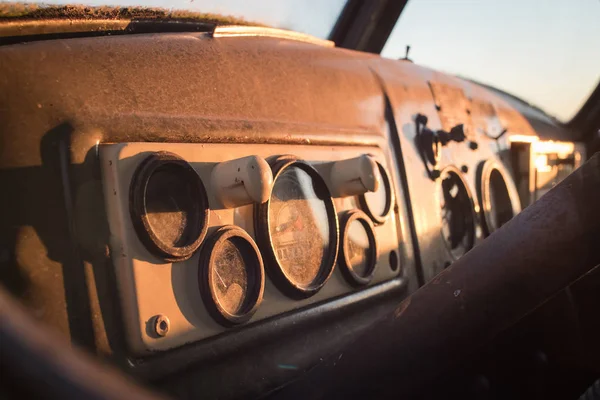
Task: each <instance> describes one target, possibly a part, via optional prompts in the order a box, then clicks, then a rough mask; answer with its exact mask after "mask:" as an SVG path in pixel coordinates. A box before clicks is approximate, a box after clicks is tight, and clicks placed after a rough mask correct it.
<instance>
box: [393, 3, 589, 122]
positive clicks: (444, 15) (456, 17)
mask: <svg viewBox="0 0 600 400" xmlns="http://www.w3.org/2000/svg"><path fill="white" fill-rule="evenodd" d="M599 21H600V1H598V0H572V1H563V0H544V1H535V0H502V1H491V0H482V1H479V2H476V1H447V0H437V1H436V0H409V2H408V4H407V5H406V8H405V9H404V11H403V12H402V15H401V16H400V19H399V20H398V22H397V23H396V26H395V27H394V30H393V32H392V34H391V35H390V37H389V39H388V41H387V43H386V45H385V47H384V49H383V51H382V55H383V56H385V57H390V58H401V57H404V55H405V52H406V46H407V45H410V46H411V47H410V54H409V58H410V59H411V60H413V61H414V62H415V63H418V64H420V65H425V66H428V67H431V68H433V69H436V70H440V71H444V72H447V73H450V74H455V75H459V76H462V77H465V78H469V79H473V80H476V81H479V82H481V83H485V84H488V85H491V86H494V87H496V88H498V89H501V90H503V91H506V92H508V93H511V94H513V95H516V96H518V97H520V98H522V99H523V100H525V101H527V102H528V103H531V104H532V105H535V106H538V107H539V108H541V109H542V110H544V111H545V112H546V113H548V114H550V115H552V116H554V117H555V118H557V119H559V120H560V121H563V122H566V121H569V120H570V119H571V118H572V117H573V116H574V115H575V114H576V113H577V111H579V109H580V108H581V106H582V105H583V103H584V102H585V101H586V100H587V99H588V97H589V96H590V94H591V92H592V91H593V90H594V89H595V87H596V86H597V85H598V82H599V80H600V22H599Z"/></svg>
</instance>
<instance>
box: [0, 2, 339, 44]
mask: <svg viewBox="0 0 600 400" xmlns="http://www.w3.org/2000/svg"><path fill="white" fill-rule="evenodd" d="M9 3H12V2H9ZM29 3H38V4H43V5H64V4H70V3H71V2H69V1H65V0H41V1H30V2H29ZM72 3H74V4H81V5H86V6H116V7H133V6H139V7H159V8H165V9H168V10H185V11H197V12H202V13H212V14H221V15H224V16H232V17H236V18H242V19H244V20H246V21H251V22H256V23H260V24H264V25H268V26H271V27H273V28H282V29H290V30H294V31H297V32H303V33H307V34H309V35H313V36H316V37H319V38H322V39H326V38H327V37H328V36H329V33H330V32H331V30H332V29H333V26H334V25H335V23H336V21H337V19H338V16H339V15H340V13H341V12H342V10H343V8H344V6H345V5H346V0H260V1H251V0H108V1H107V0H104V1H103V0H77V1H74V2H72Z"/></svg>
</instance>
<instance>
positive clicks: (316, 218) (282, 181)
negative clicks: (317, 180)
mask: <svg viewBox="0 0 600 400" xmlns="http://www.w3.org/2000/svg"><path fill="white" fill-rule="evenodd" d="M269 207H270V208H269V214H270V218H269V230H270V236H271V241H272V245H273V249H274V250H275V255H276V258H277V261H278V263H279V265H280V267H281V269H282V271H283V273H284V274H285V275H286V276H287V277H288V279H289V280H291V281H292V282H293V283H295V284H296V285H298V286H301V287H307V286H310V285H311V283H313V281H315V279H316V278H317V277H318V275H319V272H320V270H321V265H322V264H323V262H324V258H325V257H326V256H327V252H328V248H329V246H330V243H329V238H330V226H329V225H330V222H329V217H328V213H327V207H326V203H325V199H324V198H323V196H319V195H318V194H317V193H316V192H315V188H314V185H313V179H312V178H311V176H310V175H309V174H308V173H307V172H306V171H304V170H303V169H301V168H299V167H296V166H293V165H292V166H290V167H288V168H286V169H285V170H284V171H283V172H282V173H281V174H280V175H279V176H278V177H277V179H276V181H275V184H274V186H273V191H272V194H271V200H270V205H269Z"/></svg>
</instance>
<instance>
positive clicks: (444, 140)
mask: <svg viewBox="0 0 600 400" xmlns="http://www.w3.org/2000/svg"><path fill="white" fill-rule="evenodd" d="M436 135H437V137H438V138H439V139H440V143H441V144H442V146H445V145H447V144H448V143H449V142H450V141H451V140H452V138H451V137H450V134H449V133H448V132H446V131H442V130H440V131H437V132H436Z"/></svg>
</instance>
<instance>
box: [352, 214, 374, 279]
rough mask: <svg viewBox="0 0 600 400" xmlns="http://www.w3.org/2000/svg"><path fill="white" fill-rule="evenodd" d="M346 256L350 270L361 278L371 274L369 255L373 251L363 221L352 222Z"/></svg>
mask: <svg viewBox="0 0 600 400" xmlns="http://www.w3.org/2000/svg"><path fill="white" fill-rule="evenodd" d="M345 246H346V254H347V256H348V259H349V261H350V268H352V270H353V271H354V272H355V273H356V274H357V275H358V276H360V277H363V278H364V277H366V276H367V275H368V273H369V253H370V252H372V251H373V249H372V248H371V244H370V243H369V235H368V234H367V228H366V227H365V225H364V223H363V222H362V221H361V220H358V219H355V220H352V221H351V222H350V226H348V231H347V233H346V243H345Z"/></svg>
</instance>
